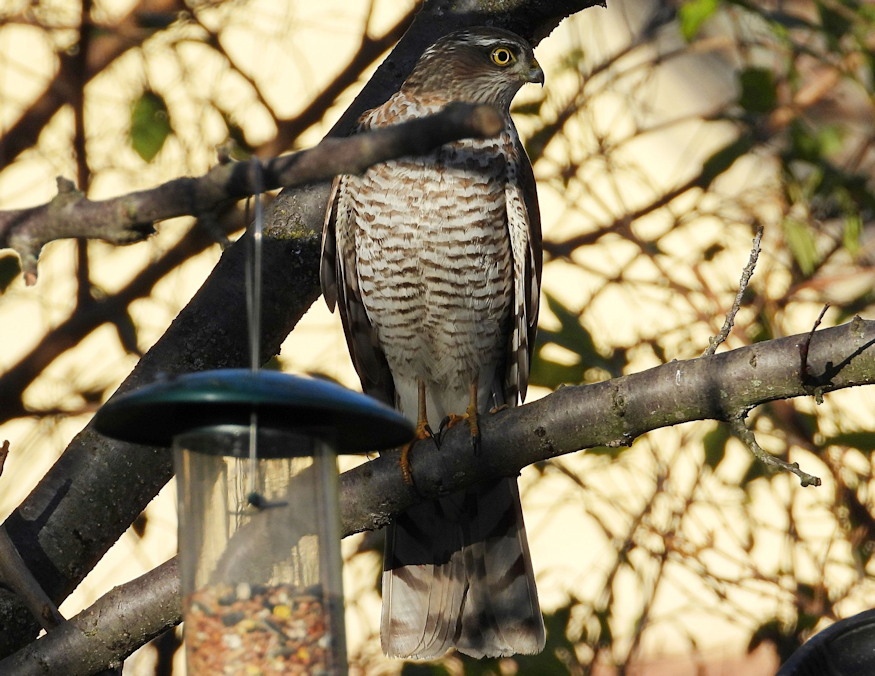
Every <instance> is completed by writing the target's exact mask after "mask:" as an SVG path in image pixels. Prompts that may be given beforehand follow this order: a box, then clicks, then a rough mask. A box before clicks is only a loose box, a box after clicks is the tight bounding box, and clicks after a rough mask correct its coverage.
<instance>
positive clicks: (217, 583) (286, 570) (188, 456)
mask: <svg viewBox="0 0 875 676" xmlns="http://www.w3.org/2000/svg"><path fill="white" fill-rule="evenodd" d="M95 425H96V427H97V429H98V431H100V432H101V433H102V434H105V435H107V436H110V437H115V438H117V439H122V440H125V441H131V442H135V443H141V444H150V445H162V446H172V447H173V449H174V462H175V467H176V477H177V486H178V498H179V550H180V552H179V553H180V564H181V567H180V569H181V575H182V594H183V619H184V621H185V625H184V627H185V644H186V661H187V667H188V674H189V675H190V676H195V675H204V674H233V675H238V674H239V675H241V676H243V675H251V674H259V675H260V676H273V675H274V674H277V675H278V674H313V675H317V674H319V675H321V674H326V675H334V674H346V673H347V664H346V647H345V643H346V641H345V633H344V625H343V592H342V587H341V556H340V538H341V533H340V520H339V510H338V499H337V462H336V454H337V453H362V452H367V451H375V450H381V449H385V448H388V447H392V446H398V445H401V444H403V443H405V442H407V441H409V440H410V439H411V437H412V435H413V429H412V426H411V424H410V423H409V422H408V421H407V419H406V418H404V417H403V416H402V415H401V414H400V413H398V412H397V411H394V410H392V409H390V408H388V407H387V406H384V405H383V404H380V403H379V402H377V401H376V400H374V399H371V398H370V397H366V396H364V395H361V394H357V393H354V392H351V391H350V390H347V389H345V388H343V387H340V386H339V385H335V384H333V383H329V382H326V381H321V380H315V379H312V378H302V377H297V376H291V375H287V374H282V373H278V372H275V371H251V370H248V369H227V370H220V371H204V372H200V373H192V374H187V375H184V376H180V377H177V378H172V379H168V380H164V381H161V382H157V383H155V384H152V385H149V386H147V387H144V388H142V389H139V390H136V391H134V392H131V393H128V394H124V395H121V396H118V397H116V398H114V399H112V400H110V401H109V402H107V404H106V405H105V406H103V407H102V408H101V409H100V410H99V411H98V413H97V415H96V416H95Z"/></svg>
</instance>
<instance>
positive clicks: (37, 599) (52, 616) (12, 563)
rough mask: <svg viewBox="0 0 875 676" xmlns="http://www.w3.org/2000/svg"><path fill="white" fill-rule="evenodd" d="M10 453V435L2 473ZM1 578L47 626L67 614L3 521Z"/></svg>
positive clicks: (1, 455) (0, 449) (0, 457)
mask: <svg viewBox="0 0 875 676" xmlns="http://www.w3.org/2000/svg"><path fill="white" fill-rule="evenodd" d="M8 455H9V440H8V439H6V440H4V441H3V443H2V444H0V474H3V466H4V465H5V464H6V458H7V457H8ZM0 582H2V583H3V584H5V585H6V586H8V587H9V588H10V589H12V590H14V591H15V593H16V594H18V595H19V596H20V597H21V599H22V601H24V604H25V605H26V606H27V607H28V609H29V610H30V612H31V613H32V614H33V616H34V617H35V618H36V619H37V620H38V621H39V623H40V626H42V628H43V629H46V630H48V629H51V628H52V627H56V626H57V625H58V624H60V623H61V622H63V621H64V616H63V615H61V613H60V612H59V611H58V607H57V606H56V605H55V604H54V603H53V602H52V600H51V599H50V598H49V597H48V595H47V594H46V592H45V591H44V590H43V588H42V587H41V586H40V585H39V583H38V582H37V581H36V579H35V578H34V576H33V575H32V574H31V572H30V570H29V569H28V567H27V564H25V562H24V560H23V559H22V558H21V554H19V553H18V549H17V548H16V546H15V544H14V543H13V542H12V540H11V539H10V537H9V533H7V532H6V526H3V525H0Z"/></svg>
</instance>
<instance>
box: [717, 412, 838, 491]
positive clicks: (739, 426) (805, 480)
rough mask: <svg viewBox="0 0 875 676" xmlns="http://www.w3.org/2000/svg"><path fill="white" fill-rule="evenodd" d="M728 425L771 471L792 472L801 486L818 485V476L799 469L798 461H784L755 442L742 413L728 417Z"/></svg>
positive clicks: (754, 437)
mask: <svg viewBox="0 0 875 676" xmlns="http://www.w3.org/2000/svg"><path fill="white" fill-rule="evenodd" d="M729 426H730V427H731V428H732V432H733V434H735V436H737V437H738V438H739V439H740V440H741V441H742V442H744V445H745V446H747V447H748V449H749V450H750V452H751V453H753V455H754V457H755V458H756V459H757V460H759V461H760V462H761V463H763V464H764V465H766V466H767V467H769V468H771V469H772V471H783V472H792V473H793V474H795V475H796V476H798V477H799V482H800V483H801V484H802V486H820V483H821V482H820V477H816V476H814V475H813V474H809V473H808V472H803V471H802V470H801V469H799V463H798V462H794V463H789V462H785V461H783V460H781V458H776V457H775V456H774V455H772V454H771V453H767V452H766V451H764V450H763V449H762V447H761V446H760V445H759V444H758V443H757V440H756V436H755V435H754V433H753V431H752V430H751V429H749V428H748V426H747V425H745V424H744V415H743V414H741V415H737V416H733V417H732V418H730V419H729Z"/></svg>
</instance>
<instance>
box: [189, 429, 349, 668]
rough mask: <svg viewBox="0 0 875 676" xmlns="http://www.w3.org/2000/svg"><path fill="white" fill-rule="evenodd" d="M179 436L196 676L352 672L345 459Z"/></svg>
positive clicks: (226, 432) (293, 439)
mask: <svg viewBox="0 0 875 676" xmlns="http://www.w3.org/2000/svg"><path fill="white" fill-rule="evenodd" d="M249 450H250V428H248V427H242V426H241V427H237V426H233V427H231V426H222V427H212V428H207V429H199V430H196V431H193V432H189V433H186V434H184V435H181V436H179V437H176V438H175V439H174V455H175V459H176V470H177V474H176V476H177V482H178V495H179V550H180V558H181V572H182V593H183V619H184V622H185V624H184V632H185V633H184V635H185V645H186V662H187V667H188V674H189V676H196V675H204V674H211V675H212V674H234V675H236V674H240V675H241V676H244V675H245V676H252V675H253V674H257V675H259V676H273V675H274V674H277V675H278V674H314V675H316V674H318V675H321V674H331V675H334V674H346V673H347V664H346V646H345V634H344V624H343V593H342V588H341V558H340V522H339V515H338V500H337V462H336V455H335V452H334V449H333V448H332V447H331V446H330V445H329V444H327V443H326V442H324V441H322V440H320V439H316V438H314V437H310V436H306V435H302V434H298V433H292V432H285V431H278V430H265V429H260V430H259V432H258V437H257V444H256V451H257V457H258V459H257V460H250V458H249Z"/></svg>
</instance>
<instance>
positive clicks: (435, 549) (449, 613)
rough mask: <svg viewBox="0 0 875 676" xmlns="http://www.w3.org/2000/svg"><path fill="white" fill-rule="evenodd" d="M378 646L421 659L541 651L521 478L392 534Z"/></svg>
mask: <svg viewBox="0 0 875 676" xmlns="http://www.w3.org/2000/svg"><path fill="white" fill-rule="evenodd" d="M381 639H382V645H383V650H384V651H385V652H386V654H388V655H390V656H394V657H410V658H414V659H434V658H438V657H441V656H442V655H443V654H444V653H446V651H447V650H449V649H450V648H456V649H458V650H459V651H461V652H463V653H466V654H468V655H472V656H474V657H485V656H500V655H512V654H518V653H522V654H533V653H536V652H539V651H540V650H542V649H543V647H544V624H543V619H542V618H541V612H540V608H539V605H538V593H537V590H536V588H535V580H534V573H533V571H532V564H531V558H530V556H529V549H528V543H527V541H526V532H525V526H524V524H523V518H522V509H521V507H520V502H519V491H518V488H517V484H516V480H515V479H499V480H496V481H491V482H488V483H485V484H482V485H480V486H478V487H476V488H474V489H471V490H469V491H465V492H462V493H459V494H455V495H452V496H448V497H446V498H442V499H439V500H435V501H432V502H427V503H423V504H421V505H417V506H416V507H414V508H412V509H411V510H408V511H407V512H405V513H404V514H403V515H401V516H400V517H399V518H398V519H397V520H396V522H395V523H394V524H393V525H392V526H390V527H389V533H388V538H387V542H386V555H385V561H384V571H383V616H382V627H381Z"/></svg>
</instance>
